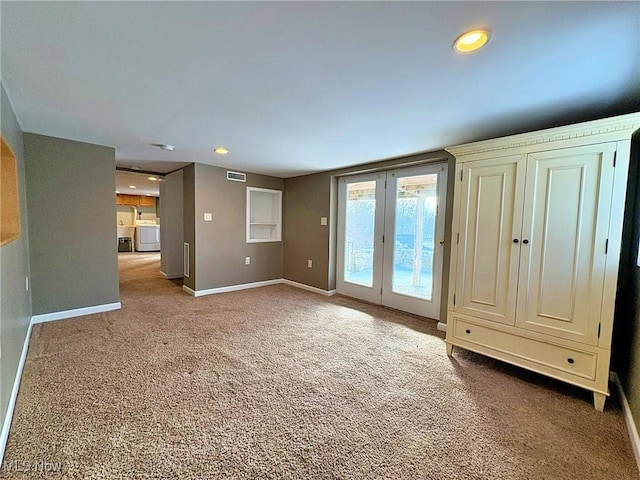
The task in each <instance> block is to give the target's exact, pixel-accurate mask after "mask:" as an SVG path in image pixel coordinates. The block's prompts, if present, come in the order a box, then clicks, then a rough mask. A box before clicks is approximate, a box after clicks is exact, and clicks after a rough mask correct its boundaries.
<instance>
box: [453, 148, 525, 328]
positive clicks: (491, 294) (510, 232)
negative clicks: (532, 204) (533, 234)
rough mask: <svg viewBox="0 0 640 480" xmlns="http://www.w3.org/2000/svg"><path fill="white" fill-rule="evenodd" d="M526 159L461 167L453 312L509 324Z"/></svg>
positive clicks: (513, 302)
mask: <svg viewBox="0 0 640 480" xmlns="http://www.w3.org/2000/svg"><path fill="white" fill-rule="evenodd" d="M524 167H525V156H524V155H517V156H511V157H504V158H499V159H495V160H493V161H486V160H483V161H481V162H470V163H468V164H465V165H463V169H462V171H463V182H462V185H461V193H460V218H461V219H462V220H461V224H460V225H459V232H460V240H459V243H458V262H457V264H458V272H457V275H456V278H457V285H456V306H455V309H456V311H459V312H461V313H467V314H469V315H474V316H477V317H481V318H486V319H487V320H493V321H496V322H500V323H506V324H510V325H513V324H514V322H515V309H516V293H517V292H516V284H517V278H518V258H519V253H520V244H519V243H514V242H513V240H514V239H519V238H520V230H521V222H522V199H523V196H524V175H525V168H524Z"/></svg>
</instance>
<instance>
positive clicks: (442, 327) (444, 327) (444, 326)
mask: <svg viewBox="0 0 640 480" xmlns="http://www.w3.org/2000/svg"><path fill="white" fill-rule="evenodd" d="M436 328H437V329H438V330H440V331H441V332H446V331H447V324H446V323H443V322H438V325H437V326H436Z"/></svg>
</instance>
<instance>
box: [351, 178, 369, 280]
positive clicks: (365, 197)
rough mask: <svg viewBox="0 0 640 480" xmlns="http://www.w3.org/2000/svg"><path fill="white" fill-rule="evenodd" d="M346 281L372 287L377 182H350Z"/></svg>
mask: <svg viewBox="0 0 640 480" xmlns="http://www.w3.org/2000/svg"><path fill="white" fill-rule="evenodd" d="M346 187H347V192H346V209H345V227H344V232H345V233H344V281H345V282H349V283H356V284H358V285H363V286H366V287H372V286H373V253H374V239H375V237H374V233H375V218H376V215H375V213H376V182H375V181H371V182H359V183H350V184H347V186H346Z"/></svg>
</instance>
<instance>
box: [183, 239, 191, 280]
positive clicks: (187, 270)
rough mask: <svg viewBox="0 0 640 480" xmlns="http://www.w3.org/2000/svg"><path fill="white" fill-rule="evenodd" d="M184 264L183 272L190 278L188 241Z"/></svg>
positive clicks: (184, 253) (185, 248) (185, 244)
mask: <svg viewBox="0 0 640 480" xmlns="http://www.w3.org/2000/svg"><path fill="white" fill-rule="evenodd" d="M183 265H184V266H183V267H182V273H183V275H184V276H185V277H187V278H189V273H190V272H189V244H188V243H187V242H184V249H183Z"/></svg>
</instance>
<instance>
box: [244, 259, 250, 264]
mask: <svg viewBox="0 0 640 480" xmlns="http://www.w3.org/2000/svg"><path fill="white" fill-rule="evenodd" d="M244 264H245V265H251V257H245V259H244Z"/></svg>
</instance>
